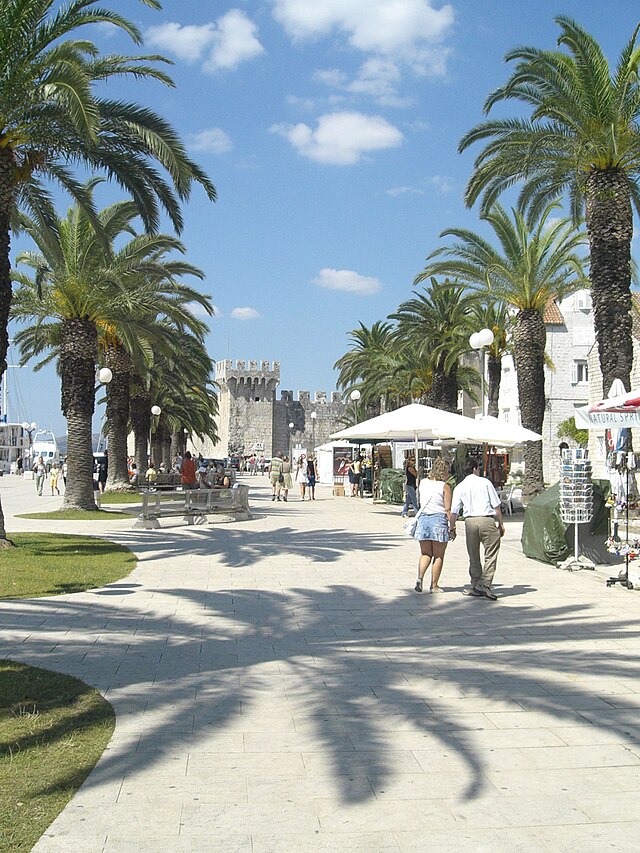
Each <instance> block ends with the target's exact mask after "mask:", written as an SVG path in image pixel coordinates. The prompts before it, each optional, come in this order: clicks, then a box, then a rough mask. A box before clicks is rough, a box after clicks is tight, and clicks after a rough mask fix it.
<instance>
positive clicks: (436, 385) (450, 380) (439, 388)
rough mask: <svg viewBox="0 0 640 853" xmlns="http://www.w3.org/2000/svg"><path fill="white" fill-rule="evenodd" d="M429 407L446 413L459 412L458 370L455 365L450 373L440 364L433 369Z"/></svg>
mask: <svg viewBox="0 0 640 853" xmlns="http://www.w3.org/2000/svg"><path fill="white" fill-rule="evenodd" d="M427 399H428V401H429V402H428V405H429V406H433V407H434V409H444V411H446V412H457V411H458V369H457V366H456V365H454V366H453V367H452V368H451V369H450V370H449V372H446V371H445V370H444V367H443V366H442V365H440V364H438V365H436V366H434V368H433V378H432V382H431V390H430V391H429V394H428V397H427Z"/></svg>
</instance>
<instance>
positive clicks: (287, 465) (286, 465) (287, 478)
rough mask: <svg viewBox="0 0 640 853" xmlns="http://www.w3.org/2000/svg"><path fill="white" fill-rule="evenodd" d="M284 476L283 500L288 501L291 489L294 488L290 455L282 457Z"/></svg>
mask: <svg viewBox="0 0 640 853" xmlns="http://www.w3.org/2000/svg"><path fill="white" fill-rule="evenodd" d="M282 476H283V477H284V481H283V483H282V491H283V492H284V494H283V495H282V500H283V501H286V500H288V498H289V489H292V488H293V479H292V477H291V462H290V460H289V457H288V456H286V455H285V456H283V457H282Z"/></svg>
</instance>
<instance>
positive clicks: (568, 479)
mask: <svg viewBox="0 0 640 853" xmlns="http://www.w3.org/2000/svg"><path fill="white" fill-rule="evenodd" d="M560 515H561V517H562V520H563V521H564V523H565V524H573V527H574V532H573V536H574V539H573V541H574V546H573V555H572V556H569V557H567V559H566V560H564V561H563V562H562V563H558V568H560V569H568V570H569V571H575V570H576V569H595V564H594V563H593V562H592V561H591V560H588V559H587V558H586V557H581V556H580V538H579V534H578V530H579V527H580V525H581V524H588V523H589V522H590V521H591V519H592V518H593V482H592V479H591V462H590V461H589V452H588V451H587V450H583V449H582V448H574V449H573V450H564V451H563V452H562V463H561V468H560Z"/></svg>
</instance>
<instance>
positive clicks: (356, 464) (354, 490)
mask: <svg viewBox="0 0 640 853" xmlns="http://www.w3.org/2000/svg"><path fill="white" fill-rule="evenodd" d="M363 460H364V457H363V456H362V454H361V453H359V454H358V455H357V456H356V458H355V459H354V460H353V462H352V463H351V465H349V482H350V483H351V497H352V498H357V497H362V462H363Z"/></svg>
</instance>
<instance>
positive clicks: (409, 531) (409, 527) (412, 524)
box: [402, 497, 431, 539]
mask: <svg viewBox="0 0 640 853" xmlns="http://www.w3.org/2000/svg"><path fill="white" fill-rule="evenodd" d="M430 503H431V497H429V500H428V501H427V502H426V504H425V505H424V506H421V507H420V509H419V510H418V512H417V513H416V514H415V515H414V516H413V518H410V519H409V520H408V521H405V523H404V524H403V525H402V530H403V532H404V535H405V536H408V537H409V538H410V539H413V537H414V536H415V532H416V527H417V526H418V518H419V517H420V516H421V515H422V513H423V512H424V510H425V509H426V508H427V507H428V506H429V504H430Z"/></svg>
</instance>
